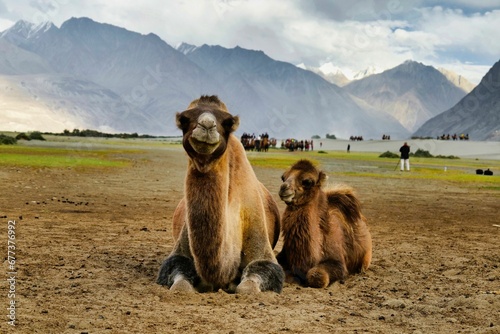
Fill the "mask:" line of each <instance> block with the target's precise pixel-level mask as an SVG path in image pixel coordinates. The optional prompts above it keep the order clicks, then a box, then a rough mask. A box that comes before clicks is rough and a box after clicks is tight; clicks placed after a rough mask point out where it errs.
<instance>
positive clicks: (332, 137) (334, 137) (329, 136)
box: [326, 133, 337, 139]
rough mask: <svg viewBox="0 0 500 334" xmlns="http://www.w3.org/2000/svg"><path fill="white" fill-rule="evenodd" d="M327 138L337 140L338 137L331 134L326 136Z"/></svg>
mask: <svg viewBox="0 0 500 334" xmlns="http://www.w3.org/2000/svg"><path fill="white" fill-rule="evenodd" d="M326 138H327V139H337V137H336V136H335V135H334V134H329V133H327V134H326Z"/></svg>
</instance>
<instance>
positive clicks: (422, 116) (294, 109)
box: [0, 18, 466, 139]
mask: <svg viewBox="0 0 500 334" xmlns="http://www.w3.org/2000/svg"><path fill="white" fill-rule="evenodd" d="M0 51H1V52H0V100H1V101H2V104H1V109H3V110H0V124H2V127H3V128H2V130H22V131H26V130H42V131H62V130H63V129H70V130H71V129H72V128H75V127H78V128H91V129H97V130H101V131H109V132H138V133H148V134H156V135H178V134H179V130H178V129H176V127H175V121H174V115H175V112H177V111H180V110H183V109H185V108H186V106H187V105H188V104H189V102H190V101H191V100H193V99H195V98H197V97H199V96H200V95H201V94H216V95H218V96H219V97H220V98H221V99H222V100H223V101H225V102H226V104H227V106H228V108H229V110H230V111H231V112H232V113H233V114H238V115H239V116H240V119H241V125H240V129H239V130H238V131H239V132H240V133H241V132H250V133H263V132H268V133H269V134H271V135H272V136H275V137H278V138H286V137H296V138H300V137H302V138H309V137H310V136H312V135H320V136H324V135H325V134H327V133H329V134H335V135H336V136H337V137H340V138H347V137H349V136H351V135H362V136H364V137H365V138H377V139H378V138H380V137H381V136H382V134H391V137H392V138H407V137H409V136H410V135H411V132H413V130H414V129H415V128H416V127H417V126H418V125H420V124H422V123H424V122H425V121H427V120H428V119H429V118H431V117H434V116H435V115H438V114H439V113H440V112H442V111H444V110H446V109H449V108H451V107H452V106H453V105H454V104H456V103H457V102H458V101H459V100H460V99H461V98H463V97H464V96H465V94H466V92H465V91H464V90H462V89H460V88H457V85H456V83H455V84H454V83H452V82H451V81H450V80H449V79H447V78H446V77H445V76H444V75H443V74H441V73H440V72H439V71H437V70H435V69H434V68H431V67H428V66H425V65H423V64H419V63H416V62H407V63H405V64H402V65H400V66H399V67H397V68H395V69H391V70H388V71H385V72H383V73H379V74H374V75H370V76H368V77H365V78H363V79H360V80H357V81H353V82H351V83H349V84H347V85H346V86H345V87H339V86H338V85H335V84H333V83H331V82H329V81H328V80H325V78H324V77H322V76H320V75H318V74H316V73H313V72H312V71H309V70H304V69H302V68H298V67H297V66H294V65H292V64H289V63H285V62H281V61H277V60H274V59H272V58H270V57H268V56H267V55H266V54H265V53H264V52H262V51H255V50H247V49H243V48H240V47H235V48H231V49H227V48H223V47H221V46H210V45H202V46H193V45H188V44H181V45H180V46H178V47H177V48H173V47H172V46H170V45H169V44H167V43H166V42H165V41H163V40H162V39H161V38H159V37H158V36H157V35H155V34H152V33H150V34H147V35H142V34H139V33H135V32H132V31H129V30H126V29H124V28H120V27H116V26H112V25H109V24H105V23H97V22H94V21H93V20H91V19H89V18H71V19H69V20H68V21H66V22H64V23H63V24H62V25H61V27H60V28H57V27H56V26H55V25H53V24H52V23H44V24H40V25H34V24H31V23H29V22H25V21H19V22H17V23H16V24H15V25H14V26H12V27H11V28H9V29H7V30H5V31H4V32H2V33H1V34H0ZM405 71H406V72H405ZM408 75H412V77H411V78H412V79H408V78H407V76H408ZM373 78H377V80H378V82H379V84H378V85H377V83H376V81H373V80H374V79H373ZM391 80H393V81H394V82H391ZM424 83H426V84H427V86H428V87H425V85H424ZM381 87H384V89H385V91H381ZM403 88H404V89H403ZM401 96H403V97H404V98H401ZM391 98H392V100H393V101H391ZM404 99H406V101H407V105H408V106H407V109H406V114H403V115H402V116H401V115H399V114H398V113H397V112H395V110H396V108H397V106H402V105H404V103H405V102H404V101H405V100H404ZM412 106H414V107H415V108H411V107H412ZM405 115H406V116H407V117H405ZM408 119H415V121H413V120H410V121H408Z"/></svg>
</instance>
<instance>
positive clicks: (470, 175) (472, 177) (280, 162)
mask: <svg viewBox="0 0 500 334" xmlns="http://www.w3.org/2000/svg"><path fill="white" fill-rule="evenodd" d="M247 155H248V158H249V160H250V162H251V164H252V165H253V166H259V167H269V168H279V169H282V170H283V171H284V170H286V169H287V168H288V167H290V166H291V165H292V164H293V163H295V162H296V161H298V160H299V159H309V160H312V161H313V163H315V164H316V165H318V166H319V168H324V166H336V165H338V166H340V167H338V168H333V173H336V174H340V175H348V176H359V177H373V178H409V179H419V180H442V181H450V182H460V183H481V184H483V183H484V184H488V185H490V184H491V186H488V188H489V189H493V190H500V177H499V175H498V174H496V175H493V176H485V175H476V174H475V171H476V169H477V168H482V169H486V168H490V169H491V170H496V171H497V173H498V171H499V170H500V161H496V160H482V161H480V162H478V161H476V160H473V159H440V158H415V157H414V158H410V164H411V169H412V170H411V172H400V171H399V159H389V158H379V155H380V153H371V152H352V153H346V152H337V151H327V152H325V153H318V152H317V151H313V152H287V151H280V150H272V151H269V152H267V153H256V152H249V153H248V154H247ZM445 167H446V170H445Z"/></svg>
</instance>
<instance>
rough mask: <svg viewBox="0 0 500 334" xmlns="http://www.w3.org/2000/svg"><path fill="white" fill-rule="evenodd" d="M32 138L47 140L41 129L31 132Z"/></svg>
mask: <svg viewBox="0 0 500 334" xmlns="http://www.w3.org/2000/svg"><path fill="white" fill-rule="evenodd" d="M30 139H32V140H45V138H43V136H42V134H41V133H40V132H39V131H33V132H32V133H30Z"/></svg>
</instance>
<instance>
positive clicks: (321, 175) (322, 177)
mask: <svg viewBox="0 0 500 334" xmlns="http://www.w3.org/2000/svg"><path fill="white" fill-rule="evenodd" d="M326 180H328V176H327V175H326V174H325V173H323V171H320V172H319V178H318V185H319V186H320V187H323V186H324V185H325V184H326Z"/></svg>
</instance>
